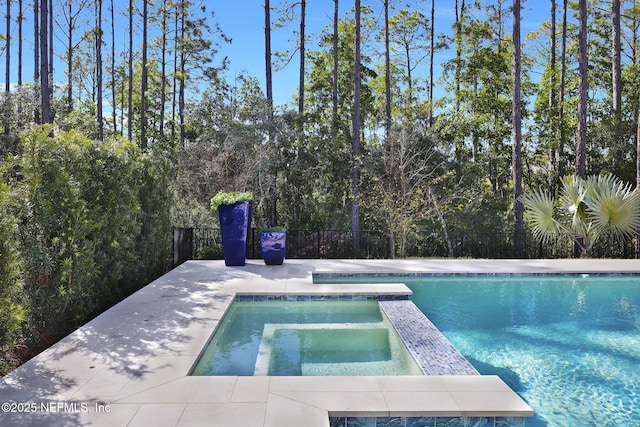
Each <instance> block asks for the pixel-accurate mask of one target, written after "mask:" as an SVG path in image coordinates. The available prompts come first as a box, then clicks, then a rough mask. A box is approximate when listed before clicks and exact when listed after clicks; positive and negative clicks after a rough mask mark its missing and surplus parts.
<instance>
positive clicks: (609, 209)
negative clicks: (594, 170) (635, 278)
mask: <svg viewBox="0 0 640 427" xmlns="http://www.w3.org/2000/svg"><path fill="white" fill-rule="evenodd" d="M521 200H522V203H523V204H524V206H525V209H526V210H525V218H526V219H527V221H528V222H529V224H530V227H531V228H532V230H533V234H534V236H535V237H536V238H538V239H540V240H541V241H543V242H544V241H547V240H548V239H550V238H552V237H554V236H557V235H562V236H568V237H570V238H572V239H575V241H576V243H577V244H578V245H579V246H580V247H581V249H582V256H583V257H588V256H590V255H591V251H592V248H593V245H594V243H595V242H596V240H598V239H599V238H600V237H602V236H605V235H607V234H612V235H614V236H615V237H625V236H626V237H628V236H633V234H634V233H635V232H636V231H637V230H638V227H640V192H639V191H638V190H634V189H633V188H632V187H631V186H630V185H629V184H625V183H623V182H622V181H620V180H619V179H618V178H616V177H614V176H613V175H596V176H590V177H588V178H587V179H585V180H582V179H580V178H578V177H576V176H573V175H571V176H566V177H564V178H563V179H562V194H561V197H560V198H559V199H558V200H557V202H556V201H554V200H553V198H552V197H551V195H550V194H549V193H548V192H547V191H546V190H533V191H531V192H530V193H528V194H524V195H523V196H522V197H521Z"/></svg>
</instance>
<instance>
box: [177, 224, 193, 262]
mask: <svg viewBox="0 0 640 427" xmlns="http://www.w3.org/2000/svg"><path fill="white" fill-rule="evenodd" d="M190 259H193V228H174V229H173V265H174V267H175V266H177V265H180V264H182V263H183V262H185V261H187V260H190Z"/></svg>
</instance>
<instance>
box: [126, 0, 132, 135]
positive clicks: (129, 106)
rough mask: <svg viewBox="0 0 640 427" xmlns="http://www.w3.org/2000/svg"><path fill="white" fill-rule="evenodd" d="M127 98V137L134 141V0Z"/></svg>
mask: <svg viewBox="0 0 640 427" xmlns="http://www.w3.org/2000/svg"><path fill="white" fill-rule="evenodd" d="M127 89H128V93H127V95H128V99H127V122H128V123H127V137H128V138H129V141H133V126H132V125H133V0H129V87H128V88H127Z"/></svg>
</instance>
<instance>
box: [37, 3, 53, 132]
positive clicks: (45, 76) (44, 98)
mask: <svg viewBox="0 0 640 427" xmlns="http://www.w3.org/2000/svg"><path fill="white" fill-rule="evenodd" d="M48 19H49V4H48V0H40V109H41V111H42V123H52V121H53V120H52V117H51V89H50V86H49V49H48V44H49V37H48V28H49V27H48V25H47V24H48Z"/></svg>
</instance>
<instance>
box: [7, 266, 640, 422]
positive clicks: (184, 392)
mask: <svg viewBox="0 0 640 427" xmlns="http://www.w3.org/2000/svg"><path fill="white" fill-rule="evenodd" d="M562 272H567V273H598V272H608V273H611V272H614V273H615V272H618V273H639V272H640V261H637V260H593V259H592V260H448V259H434V260H286V261H285V264H284V265H283V266H265V265H264V263H263V262H262V261H261V260H260V261H259V260H249V261H248V263H247V265H246V266H244V267H225V266H224V263H223V262H222V261H189V262H187V263H185V264H182V265H181V266H179V267H177V268H176V269H174V270H172V271H171V272H169V273H167V274H166V275H164V276H162V277H161V278H159V279H157V280H156V281H154V282H152V283H150V284H149V285H147V286H146V287H144V288H143V289H141V290H140V291H138V292H136V293H135V294H133V295H131V296H130V297H129V298H127V299H125V300H124V301H122V302H121V303H119V304H117V305H115V306H114V307H112V308H111V309H109V310H107V311H106V312H104V313H102V314H101V315H99V316H98V317H96V318H95V319H93V320H92V321H90V322H88V323H87V324H86V325H84V326H82V327H81V328H79V329H78V330H76V331H75V332H73V333H72V334H70V335H69V336H67V337H66V338H64V339H63V340H61V341H60V342H58V343H57V344H55V345H54V346H52V347H50V348H49V349H47V350H45V351H44V352H42V353H41V354H40V355H38V356H36V357H35V358H33V359H32V360H30V361H29V362H27V363H25V364H24V365H22V366H21V367H19V368H18V369H16V370H15V371H13V372H11V373H10V374H8V375H7V376H5V377H3V378H0V404H2V410H0V425H2V426H14V425H15V426H26V425H28V426H38V425H42V426H80V425H87V426H88V425H91V426H103V425H104V426H125V425H126V426H138V425H139V426H148V425H157V426H165V425H166V426H201V425H216V426H265V427H266V426H269V427H271V426H298V425H304V426H328V425H329V416H369V417H376V416H377V417H388V416H399V417H413V416H426V415H429V416H470V417H481V416H489V415H491V416H503V417H525V416H530V415H532V411H531V409H530V408H529V406H527V405H526V404H525V402H524V401H522V399H520V397H519V396H518V395H517V394H516V393H514V392H513V391H511V390H510V389H509V388H508V387H507V386H506V385H505V384H504V383H503V382H502V381H501V380H500V379H499V378H498V377H495V376H479V375H475V376H466V375H462V376H461V375H441V376H414V377H194V376H188V375H187V374H188V372H189V370H190V368H191V367H192V365H193V363H194V362H195V360H196V358H197V357H198V355H199V353H200V351H201V350H202V348H203V346H204V345H205V343H206V342H207V340H208V338H209V336H210V335H211V333H212V331H213V329H214V327H215V325H216V324H217V322H218V321H219V320H220V319H221V317H222V316H223V314H224V312H225V310H226V309H227V307H228V305H229V304H230V303H231V302H232V301H233V299H234V298H235V295H236V294H243V293H244V294H252V295H256V294H292V295H301V294H303V295H311V294H317V295H328V294H336V293H339V294H345V295H349V294H362V293H367V294H370V293H372V292H374V293H375V292H378V293H380V294H384V295H388V294H393V293H402V292H406V290H403V289H402V285H390V286H388V285H366V289H363V285H320V284H313V283H312V276H313V274H314V273H349V274H359V273H403V274H405V273H409V274H410V273H562Z"/></svg>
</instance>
